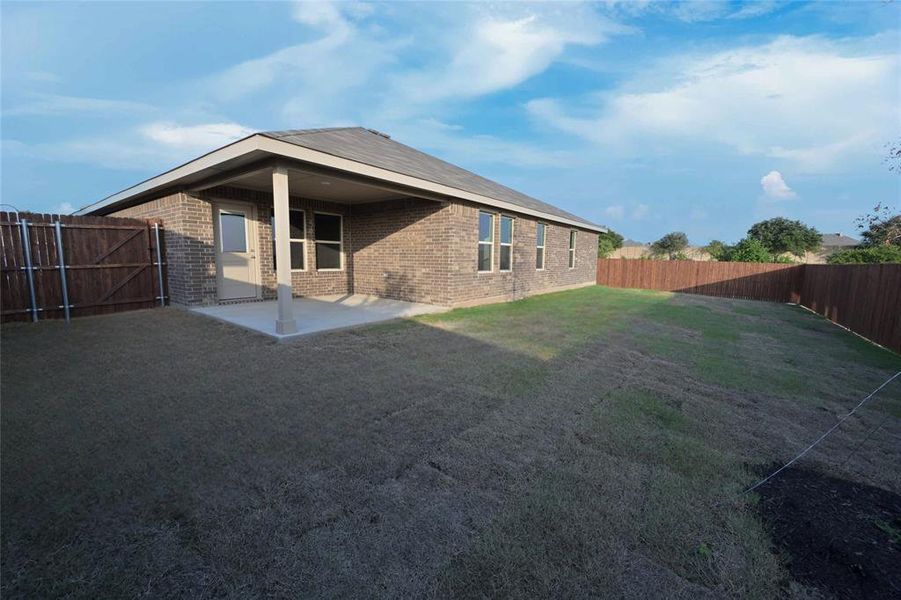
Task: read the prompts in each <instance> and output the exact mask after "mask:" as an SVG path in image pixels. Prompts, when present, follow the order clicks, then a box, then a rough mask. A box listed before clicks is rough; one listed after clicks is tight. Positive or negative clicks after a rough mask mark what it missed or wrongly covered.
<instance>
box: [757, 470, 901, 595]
mask: <svg viewBox="0 0 901 600" xmlns="http://www.w3.org/2000/svg"><path fill="white" fill-rule="evenodd" d="M759 493H760V496H761V502H760V510H761V513H762V515H763V518H764V520H765V521H766V522H767V524H768V525H769V526H770V528H771V530H772V532H773V538H774V540H775V542H776V544H777V546H778V547H779V549H780V551H781V552H782V553H783V554H784V555H785V558H786V559H787V561H788V568H789V571H790V572H791V574H792V576H793V577H794V578H795V579H797V580H798V581H800V582H802V583H805V584H807V585H811V586H814V587H817V588H819V589H820V590H822V591H824V592H827V593H830V594H833V595H835V596H837V597H839V598H898V597H899V595H901V569H899V568H898V567H899V565H901V495H898V494H895V493H893V492H889V491H887V490H883V489H881V488H877V487H873V486H869V485H865V484H861V483H854V482H851V481H847V480H844V479H837V478H835V477H829V476H827V475H823V474H822V473H818V472H816V471H812V470H805V469H787V470H785V471H784V472H782V473H781V474H780V475H779V476H778V477H776V478H774V479H773V480H771V481H770V482H769V483H767V484H766V485H764V486H763V487H762V488H760V489H759Z"/></svg>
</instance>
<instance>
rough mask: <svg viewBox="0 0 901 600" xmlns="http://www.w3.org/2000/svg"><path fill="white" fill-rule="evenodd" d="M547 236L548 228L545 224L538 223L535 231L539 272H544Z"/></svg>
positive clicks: (536, 261) (536, 265) (536, 262)
mask: <svg viewBox="0 0 901 600" xmlns="http://www.w3.org/2000/svg"><path fill="white" fill-rule="evenodd" d="M546 234H547V226H546V225H545V224H544V223H538V227H537V228H536V230H535V268H536V269H538V270H539V271H543V270H544V236H545V235H546Z"/></svg>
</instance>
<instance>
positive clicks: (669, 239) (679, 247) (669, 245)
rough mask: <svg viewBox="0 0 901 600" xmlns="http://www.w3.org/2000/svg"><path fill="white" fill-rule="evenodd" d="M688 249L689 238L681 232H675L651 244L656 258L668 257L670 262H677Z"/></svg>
mask: <svg viewBox="0 0 901 600" xmlns="http://www.w3.org/2000/svg"><path fill="white" fill-rule="evenodd" d="M686 247H688V236H687V235H685V234H684V233H682V232H681V231H673V232H672V233H667V234H666V235H665V236H663V237H662V238H660V239H659V240H657V241H656V242H654V243H653V244H651V253H652V254H653V255H654V256H663V255H666V256H667V257H668V258H669V259H670V260H675V259H676V258H677V257H678V256H679V255H682V251H683V250H685V248H686Z"/></svg>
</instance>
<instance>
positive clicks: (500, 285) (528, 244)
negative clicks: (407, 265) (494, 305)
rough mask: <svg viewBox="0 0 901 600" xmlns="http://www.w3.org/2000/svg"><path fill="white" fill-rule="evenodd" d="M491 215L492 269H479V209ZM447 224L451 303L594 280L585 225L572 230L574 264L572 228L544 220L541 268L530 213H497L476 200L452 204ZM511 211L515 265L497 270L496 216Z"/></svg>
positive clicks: (592, 248) (593, 248)
mask: <svg viewBox="0 0 901 600" xmlns="http://www.w3.org/2000/svg"><path fill="white" fill-rule="evenodd" d="M480 210H484V211H485V212H490V213H492V214H494V215H495V219H494V251H493V256H492V271H491V272H486V273H479V272H478V265H477V258H478V237H479V212H480ZM451 214H452V218H451V224H450V230H451V232H452V238H453V239H452V242H451V244H450V249H451V250H450V253H451V256H450V261H449V262H450V277H449V283H450V296H451V298H452V304H453V305H467V304H474V303H478V302H480V301H485V300H493V301H499V300H515V299H518V298H523V297H525V296H529V295H531V294H535V293H538V292H542V291H546V290H551V289H566V288H568V287H576V286H580V285H588V284H592V283H594V281H595V278H596V276H597V273H596V271H597V247H598V236H597V234H596V233H594V232H591V231H587V230H584V229H579V230H577V234H576V265H575V267H574V268H572V269H570V268H569V232H570V230H572V229H573V228H571V227H566V226H561V225H556V224H553V223H550V222H548V221H545V220H541V222H543V223H545V224H546V225H547V228H546V230H545V265H544V270H541V271H539V270H538V269H536V268H535V254H536V245H535V241H536V230H537V224H538V222H539V220H538V219H537V218H534V217H530V216H525V215H517V214H515V213H501V212H499V211H496V210H495V209H490V208H486V207H481V208H480V207H479V206H478V205H476V204H463V203H460V204H455V205H454V210H453V211H452V213H451ZM502 214H508V215H509V216H512V217H513V269H512V270H511V271H509V272H506V271H505V272H501V271H499V270H498V267H499V261H500V217H501V215H502Z"/></svg>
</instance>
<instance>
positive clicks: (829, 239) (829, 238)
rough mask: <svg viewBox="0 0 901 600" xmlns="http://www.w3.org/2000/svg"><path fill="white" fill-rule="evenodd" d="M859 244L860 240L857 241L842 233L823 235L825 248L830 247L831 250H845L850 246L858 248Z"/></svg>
mask: <svg viewBox="0 0 901 600" xmlns="http://www.w3.org/2000/svg"><path fill="white" fill-rule="evenodd" d="M859 243H860V240H855V239H854V238H852V237H848V236H846V235H842V234H841V233H824V234H823V246H828V247H830V248H845V247H848V246H856V245H858V244H859Z"/></svg>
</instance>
